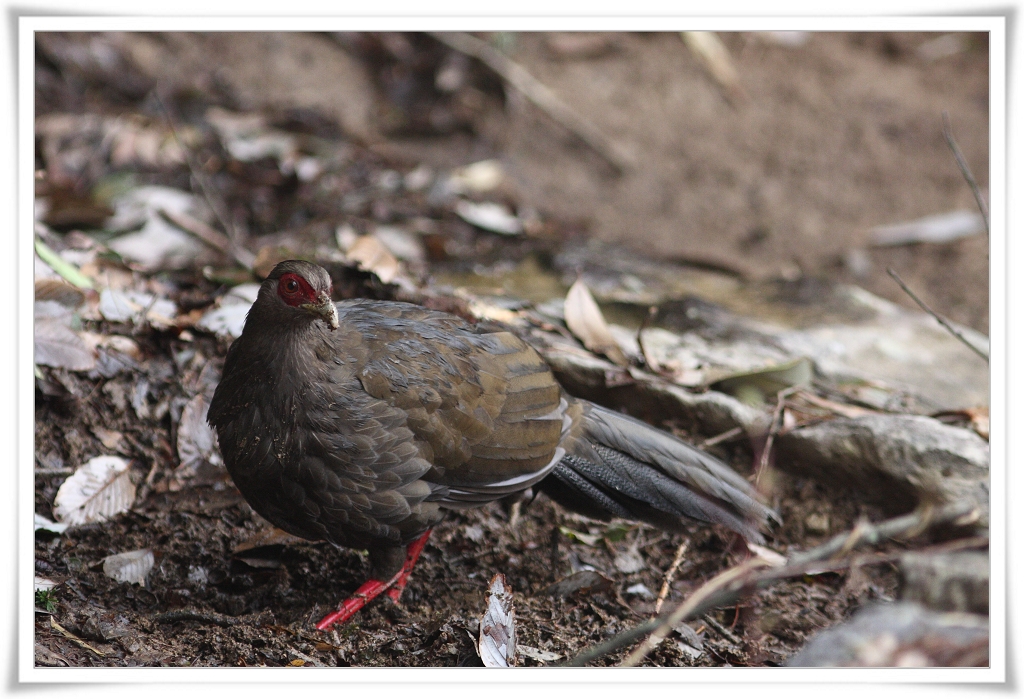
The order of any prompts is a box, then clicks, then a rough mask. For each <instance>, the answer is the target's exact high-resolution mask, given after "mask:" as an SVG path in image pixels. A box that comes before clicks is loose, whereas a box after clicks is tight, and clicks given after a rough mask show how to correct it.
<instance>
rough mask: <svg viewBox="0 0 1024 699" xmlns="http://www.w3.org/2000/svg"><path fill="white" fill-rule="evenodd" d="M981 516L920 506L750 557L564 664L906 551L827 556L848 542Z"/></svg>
mask: <svg viewBox="0 0 1024 699" xmlns="http://www.w3.org/2000/svg"><path fill="white" fill-rule="evenodd" d="M977 516H978V513H977V511H976V509H975V508H974V507H973V506H971V505H970V504H968V503H963V502H958V503H952V504H950V505H946V506H943V507H939V508H929V509H928V510H917V511H915V512H912V513H910V514H908V515H904V516H902V517H896V518H894V519H890V520H886V521H884V522H880V523H878V524H874V525H872V524H863V523H862V524H859V525H858V526H857V527H856V528H855V529H854V530H853V532H856V536H855V537H854V536H851V534H852V533H853V532H845V533H843V534H839V535H837V536H835V537H833V538H832V539H830V540H829V541H827V542H825V543H824V544H822V545H821V546H817V547H815V548H813V549H810V550H808V551H805V552H803V553H798V554H795V555H793V556H791V557H790V558H789V560H788V561H787V562H786V565H785V566H782V567H777V568H772V569H770V570H768V571H766V572H764V573H760V574H757V573H756V572H757V570H758V569H759V568H763V566H764V565H765V561H764V559H758V558H752V559H749V560H748V561H746V562H745V563H744V564H740V565H739V566H736V567H734V568H730V569H729V570H727V571H725V572H723V573H720V574H719V575H718V576H715V577H714V578H712V579H711V580H709V581H708V582H707V583H705V584H704V585H702V586H701V587H700V588H698V589H697V591H696V592H694V593H693V594H692V595H690V597H689V598H687V599H686V600H685V601H684V602H683V603H682V604H681V605H679V606H678V607H677V608H676V609H675V610H674V611H672V612H671V613H668V614H662V615H661V616H659V617H657V618H655V619H652V620H650V621H646V622H644V623H642V624H639V625H638V626H635V627H634V628H632V629H628V630H626V631H624V632H622V633H621V634H618V635H616V636H614V637H612V638H610V639H609V640H607V641H605V642H604V643H602V644H600V645H598V646H594V647H593V648H589V649H587V650H585V651H583V652H582V653H580V654H579V655H577V656H576V657H575V658H573V659H571V660H569V661H568V662H567V663H566V665H568V666H572V667H580V666H584V665H586V664H587V663H590V662H592V661H594V660H597V659H598V658H601V657H603V656H605V655H608V654H610V653H614V652H615V651H617V650H619V649H620V648H623V647H625V646H628V645H630V644H631V643H633V642H634V641H636V640H637V639H638V638H640V637H642V636H644V635H645V634H647V633H649V632H651V631H654V630H656V629H662V630H664V629H668V630H671V629H672V628H673V627H674V626H676V625H678V624H679V623H682V622H683V621H689V620H692V619H696V618H698V617H700V616H703V615H704V614H706V613H707V612H708V611H710V610H712V609H715V608H716V607H721V606H725V605H729V604H735V603H736V601H737V600H739V599H741V598H742V597H744V596H747V595H750V594H753V593H754V592H755V591H757V590H759V589H762V588H765V587H769V586H770V585H773V584H775V583H776V582H778V581H781V580H785V579H787V578H793V577H800V576H803V575H806V574H808V573H812V572H813V573H821V572H826V571H837V570H844V569H845V568H848V567H850V565H851V564H852V563H853V560H854V558H856V560H857V562H858V564H863V565H869V564H873V563H881V562H886V561H890V560H894V559H896V558H898V557H899V556H901V555H903V553H904V552H903V551H900V552H896V553H891V554H878V555H874V556H868V557H865V556H863V555H858V556H855V557H849V558H845V559H843V560H838V561H828V560H827V559H829V558H831V557H832V556H833V555H835V554H836V553H837V552H839V551H841V550H843V547H844V546H848V547H849V548H850V549H852V548H855V547H857V546H860V545H862V544H865V543H869V544H875V543H878V542H879V541H881V540H882V539H886V538H892V537H896V536H900V535H904V534H907V533H909V532H915V533H920V532H921V531H923V528H926V527H928V526H935V525H938V524H945V523H948V522H959V523H966V521H968V520H970V519H971V518H976V517H977ZM985 541H986V539H984V538H979V537H973V538H971V539H968V540H965V542H966V543H965V542H964V541H961V542H959V543H957V542H952V544H942V545H940V546H938V547H930V548H926V549H924V550H925V551H932V550H949V547H950V546H951V545H953V544H955V545H956V546H957V547H959V548H962V547H964V546H970V547H977V546H981V545H984V544H985ZM751 561H760V564H759V566H754V565H747V567H746V568H745V569H743V571H741V572H742V574H738V573H737V571H739V570H740V569H741V568H743V566H744V565H746V564H750V562H751ZM727 573H728V574H729V575H728V576H727V575H726V574H727ZM667 633H668V632H667V631H665V633H664V635H663V636H662V637H661V638H664V636H667ZM653 638H654V636H653V635H652V637H651V639H653ZM661 638H659V639H657V642H656V643H653V644H650V643H645V644H644V646H643V647H644V648H648V650H647V651H646V652H649V651H650V649H653V648H654V647H655V646H656V645H657V643H660V641H661ZM639 651H640V649H638V651H637V653H639ZM634 655H636V653H634ZM631 657H632V656H631ZM640 660H642V657H640V656H638V657H637V658H636V660H635V662H640Z"/></svg>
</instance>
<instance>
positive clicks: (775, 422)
mask: <svg viewBox="0 0 1024 699" xmlns="http://www.w3.org/2000/svg"><path fill="white" fill-rule="evenodd" d="M798 390H800V387H799V386H790V387H789V388H784V389H782V390H781V391H779V392H778V394H776V402H775V410H773V411H772V421H771V424H770V425H768V437H767V439H765V440H764V449H762V450H761V458H760V459H758V463H757V475H756V476H755V477H754V484H755V485H757V484H758V483H760V482H761V474H762V473H764V472H765V471H766V470H767V469H768V458H769V456H770V455H771V452H772V445H774V444H775V435H776V434H778V432H779V430H780V429H782V422H783V412H784V411H785V409H786V398H788V397H789V396H791V395H792V394H793V393H795V392H796V391H798Z"/></svg>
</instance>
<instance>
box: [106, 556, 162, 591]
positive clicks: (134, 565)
mask: <svg viewBox="0 0 1024 699" xmlns="http://www.w3.org/2000/svg"><path fill="white" fill-rule="evenodd" d="M154 562H155V561H154V558H153V552H152V551H150V550H149V549H139V550H138V551H126V552H125V553H117V554H114V555H113V556H107V557H106V558H104V559H103V574H104V575H106V576H107V577H108V578H113V579H114V580H116V581H118V582H126V583H138V584H139V585H145V584H146V576H147V575H149V571H151V570H152V569H153V563H154Z"/></svg>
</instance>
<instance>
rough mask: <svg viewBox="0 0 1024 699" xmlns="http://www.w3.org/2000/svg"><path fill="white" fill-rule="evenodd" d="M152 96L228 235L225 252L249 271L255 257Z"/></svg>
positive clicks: (168, 115)
mask: <svg viewBox="0 0 1024 699" xmlns="http://www.w3.org/2000/svg"><path fill="white" fill-rule="evenodd" d="M153 96H154V97H155V98H156V103H157V106H159V107H160V111H162V112H163V113H164V118H165V119H166V120H167V125H168V126H169V127H170V129H171V135H172V136H173V137H174V140H175V141H176V142H177V144H178V146H180V147H181V152H182V153H184V154H185V163H186V164H187V165H188V169H189V172H190V173H191V174H192V177H194V178H195V180H196V182H197V183H198V184H199V189H201V190H202V192H203V198H204V199H206V203H207V205H209V207H210V210H211V211H213V215H214V216H216V217H217V220H218V221H220V225H221V227H222V228H223V229H224V230H226V231H227V232H228V233H229V235H228V236H227V240H228V242H229V245H228V248H227V250H225V252H228V253H230V254H231V257H232V258H234V260H235V262H237V263H238V264H240V265H241V266H242V267H245V268H246V269H248V270H250V271H251V270H252V266H253V263H254V262H255V261H256V256H255V255H253V254H252V253H251V252H249V251H248V250H246V249H245V248H244V247H242V246H241V245H239V244H238V232H237V231H236V230H235V227H234V226H232V225H231V222H230V221H229V220H228V217H227V216H226V215H224V214H223V212H222V211H221V207H220V206H219V205H218V204H217V203H216V201H215V197H214V191H213V188H212V187H210V186H209V184H208V183H207V182H206V178H205V177H204V176H203V175H202V173H201V171H200V169H199V167H198V165H197V164H196V162H195V160H194V159H193V158H192V151H191V150H190V149H189V147H188V146H186V145H185V142H184V141H182V140H181V137H180V136H179V135H178V129H177V128H175V126H174V120H173V119H171V113H170V112H169V111H168V110H167V107H166V106H164V102H163V100H162V99H160V93H159V91H158V90H153ZM164 213H167V212H164ZM175 225H179V226H180V225H181V224H178V223H175ZM204 225H205V224H204ZM181 227H182V228H184V229H185V230H186V231H188V232H189V233H195V235H196V236H198V237H199V238H200V239H201V240H204V241H205V242H207V243H209V244H210V245H213V246H214V247H217V246H216V245H215V244H214V243H212V242H211V241H210V240H207V239H206V238H204V237H203V236H202V235H201V234H199V233H197V232H196V231H194V230H193V229H192V228H189V227H186V226H181ZM210 230H213V229H210ZM214 233H215V234H217V235H221V234H220V233H218V232H217V231H214Z"/></svg>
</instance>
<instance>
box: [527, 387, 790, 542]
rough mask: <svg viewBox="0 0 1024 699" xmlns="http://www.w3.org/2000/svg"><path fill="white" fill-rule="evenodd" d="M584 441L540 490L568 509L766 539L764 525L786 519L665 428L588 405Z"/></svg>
mask: <svg viewBox="0 0 1024 699" xmlns="http://www.w3.org/2000/svg"><path fill="white" fill-rule="evenodd" d="M583 419H584V428H585V438H584V439H582V440H579V442H578V443H577V444H576V446H575V448H574V449H572V450H571V452H572V453H570V454H568V455H566V456H565V457H564V458H563V459H562V460H561V462H560V463H559V464H558V465H557V466H556V467H555V469H554V471H553V472H552V473H551V475H550V476H549V477H548V478H546V479H545V480H544V481H542V482H541V484H540V486H541V489H542V490H544V491H545V492H546V493H548V494H549V495H550V496H551V497H552V498H553V499H554V500H556V501H558V502H560V503H561V504H563V505H565V506H566V507H568V508H570V509H573V510H576V511H578V512H580V513H581V514H585V515H588V516H591V517H595V518H598V519H607V518H608V517H609V516H614V517H623V518H626V519H633V520H639V521H644V522H648V523H650V524H653V525H655V526H658V527H661V528H663V529H668V530H679V529H680V528H681V527H682V519H681V518H682V517H688V518H691V519H695V520H698V521H703V522H710V523H715V524H721V525H724V526H726V527H728V528H729V529H732V530H733V531H736V532H738V533H740V534H742V535H743V536H744V537H746V538H747V539H748V540H749V541H753V542H758V543H759V542H761V541H763V537H762V536H761V534H760V532H759V529H761V528H764V527H766V526H767V525H768V521H769V520H770V519H773V520H775V521H780V520H779V516H778V515H777V514H776V513H775V512H774V511H773V510H771V509H770V508H768V507H767V506H765V505H764V504H763V503H761V502H758V501H757V499H756V497H757V494H756V492H755V491H754V489H753V488H752V487H751V486H750V484H749V483H747V482H746V481H745V480H743V478H741V477H740V476H739V475H738V474H737V473H736V472H734V471H733V470H732V469H730V468H729V467H728V466H726V465H725V464H723V463H721V462H719V461H718V460H717V459H715V458H714V457H712V456H710V455H709V454H706V453H704V452H702V451H700V450H699V449H696V448H695V447H692V446H690V445H688V444H686V443H685V442H682V441H680V440H678V439H676V438H675V437H673V436H672V435H669V434H668V433H666V432H662V431H660V430H656V429H654V428H652V427H650V426H649V425H647V424H646V423H643V422H640V421H639V420H634V419H633V418H630V417H627V416H625V415H621V414H619V413H615V412H612V411H611V410H607V409H605V408H601V407H600V406H596V405H593V404H586V406H585V411H584V418H583Z"/></svg>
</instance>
